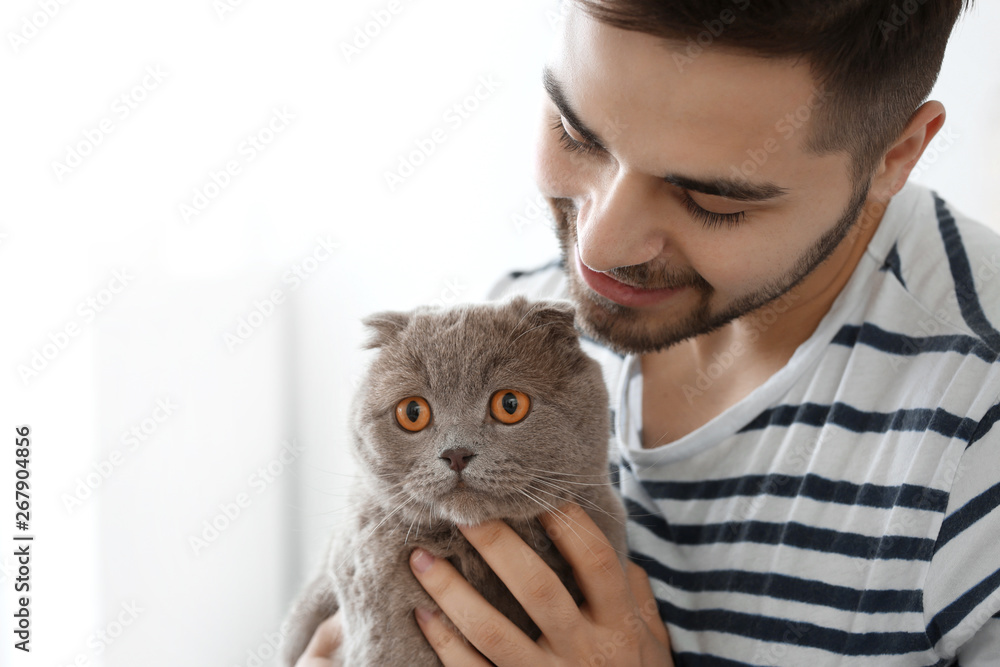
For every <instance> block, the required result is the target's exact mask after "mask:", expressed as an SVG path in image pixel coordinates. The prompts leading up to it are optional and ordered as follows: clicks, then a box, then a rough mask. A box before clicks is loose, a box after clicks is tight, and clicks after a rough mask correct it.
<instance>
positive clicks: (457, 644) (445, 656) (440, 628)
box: [415, 609, 490, 667]
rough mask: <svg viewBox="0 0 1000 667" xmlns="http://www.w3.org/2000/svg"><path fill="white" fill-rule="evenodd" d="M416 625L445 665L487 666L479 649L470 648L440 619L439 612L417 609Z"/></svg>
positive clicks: (448, 666)
mask: <svg viewBox="0 0 1000 667" xmlns="http://www.w3.org/2000/svg"><path fill="white" fill-rule="evenodd" d="M415 615H416V617H417V625H419V626H420V630H421V632H423V633H424V637H426V638H427V643H428V644H430V645H431V648H432V649H434V652H435V653H437V656H438V658H439V659H440V660H441V662H442V663H444V666H445V667H451V666H452V665H456V666H462V665H470V666H471V667H489V664H490V663H489V662H488V661H487V660H486V658H484V657H483V656H482V655H481V654H480V653H479V651H477V650H476V649H474V648H472V646H470V645H469V644H467V643H466V642H465V640H464V639H462V637H461V636H459V635H458V634H456V633H455V631H454V630H452V629H451V628H450V627H448V625H447V624H446V623H445V622H444V620H442V618H441V614H439V613H438V612H432V611H430V610H427V609H417V611H416V614H415Z"/></svg>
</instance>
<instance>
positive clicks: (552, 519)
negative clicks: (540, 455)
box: [410, 504, 673, 667]
mask: <svg viewBox="0 0 1000 667" xmlns="http://www.w3.org/2000/svg"><path fill="white" fill-rule="evenodd" d="M540 520H541V522H542V525H543V526H544V527H545V529H546V532H547V533H548V534H549V536H550V537H551V538H552V541H553V542H554V543H555V545H556V547H557V548H558V549H559V552H560V553H561V554H562V555H563V557H565V558H566V560H567V561H568V562H569V564H570V566H571V567H572V568H573V574H574V576H575V577H576V579H577V582H578V583H579V585H580V589H581V591H582V592H583V594H584V597H585V599H586V602H585V603H584V604H583V606H581V607H579V608H578V607H577V606H576V604H575V603H574V602H573V599H572V597H571V596H570V594H569V592H568V591H567V590H566V589H565V587H564V586H563V585H562V583H561V582H560V581H559V578H558V576H557V575H556V574H555V573H554V572H553V571H552V570H551V569H549V567H548V566H547V565H545V563H544V562H543V561H542V559H541V558H539V557H538V555H537V554H536V553H535V552H534V551H533V550H532V549H531V548H530V547H528V546H527V545H526V544H525V543H524V542H523V541H522V540H521V539H520V538H519V537H518V536H517V534H516V533H515V532H514V531H513V530H512V529H511V528H510V527H509V526H507V524H505V523H503V522H501V521H491V522H488V523H484V524H481V525H478V526H469V527H460V529H461V531H462V534H463V535H465V537H466V538H467V539H468V540H469V542H470V543H471V544H472V545H473V547H475V548H476V550H477V551H478V552H479V553H480V554H481V555H482V556H483V558H484V559H485V560H486V562H487V563H488V564H489V566H490V567H491V568H492V569H493V571H494V572H495V573H496V574H497V576H499V577H500V579H501V580H502V581H503V582H504V584H506V586H507V587H508V588H509V589H510V591H511V593H513V594H514V597H516V598H517V600H518V601H519V602H520V603H521V606H523V607H524V609H525V611H527V612H528V615H530V616H531V618H532V620H534V621H535V623H536V624H537V625H538V627H539V628H540V629H541V630H542V637H541V639H539V641H538V642H537V643H536V642H533V641H531V639H529V638H528V637H527V636H526V635H525V634H524V633H522V632H521V631H520V630H519V629H518V628H517V627H516V626H514V624H513V623H511V622H510V621H509V620H507V618H505V617H504V616H503V615H502V614H500V612H498V611H497V610H496V609H494V608H493V607H491V606H490V605H489V603H487V602H486V601H485V600H484V599H483V597H482V596H480V595H479V593H478V592H477V591H476V590H475V589H473V588H472V586H471V585H469V583H468V582H466V581H465V580H464V579H463V578H462V576H461V575H460V574H459V573H458V572H457V571H456V570H455V569H454V568H453V567H452V566H451V564H450V563H448V562H447V561H444V560H435V559H434V558H433V557H431V556H430V554H428V553H427V552H425V551H423V550H420V549H417V550H415V551H414V552H413V555H412V556H411V558H410V566H411V568H412V569H413V573H414V575H415V576H416V577H417V580H418V581H419V582H420V584H421V585H422V586H423V587H424V588H425V589H426V590H427V592H428V593H429V594H430V596H431V597H432V598H434V600H435V602H437V603H438V605H439V606H440V607H441V609H442V611H443V612H444V613H445V614H446V615H447V616H448V619H449V620H451V622H452V623H454V625H455V626H456V627H457V628H458V629H459V631H460V632H461V633H462V635H464V637H466V638H467V639H468V641H469V642H470V643H471V645H470V644H469V643H466V642H464V641H462V639H461V637H460V636H458V635H456V634H455V633H454V632H453V631H452V630H450V628H449V627H448V626H447V625H446V624H445V623H444V622H443V620H442V619H441V618H440V617H439V616H437V615H435V614H432V613H428V612H427V611H426V610H417V612H416V615H417V623H418V624H419V625H420V628H421V630H423V632H424V635H425V636H426V637H427V640H428V642H430V644H431V646H432V647H433V648H434V650H435V652H437V654H438V656H439V657H440V658H441V661H442V662H443V663H444V664H445V665H446V666H451V665H456V666H457V665H488V664H489V663H488V662H487V661H486V660H485V659H484V658H483V656H485V657H486V658H487V659H489V660H490V661H492V662H493V663H494V664H496V665H498V666H499V667H505V666H508V665H510V666H515V665H564V664H591V663H592V662H595V664H596V663H600V664H603V665H664V666H666V667H672V665H673V661H672V659H671V654H670V643H669V640H668V638H667V632H666V628H665V626H664V625H663V622H662V621H661V620H660V617H659V614H658V613H657V610H656V601H655V599H654V598H653V592H652V589H651V588H650V585H649V581H648V579H647V578H646V575H645V573H644V572H643V571H642V569H641V568H639V567H638V566H636V565H634V564H630V565H629V568H628V571H627V572H626V571H623V570H622V568H621V565H620V563H619V560H618V555H617V554H616V553H615V550H614V549H613V548H612V547H611V545H610V544H609V543H608V541H607V539H605V538H604V535H603V534H602V533H601V531H600V530H599V529H598V528H597V526H596V525H595V524H594V522H593V521H592V520H591V519H590V517H589V516H587V514H586V512H584V511H583V510H582V509H580V507H579V506H577V505H572V504H571V505H567V506H566V507H564V508H562V510H561V511H559V512H558V514H556V513H546V514H544V515H542V516H541V517H540ZM473 647H475V648H473ZM476 649H478V651H477V650H476Z"/></svg>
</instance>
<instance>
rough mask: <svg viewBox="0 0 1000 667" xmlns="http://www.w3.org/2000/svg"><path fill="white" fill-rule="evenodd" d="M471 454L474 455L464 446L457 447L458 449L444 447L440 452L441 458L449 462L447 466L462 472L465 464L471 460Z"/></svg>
mask: <svg viewBox="0 0 1000 667" xmlns="http://www.w3.org/2000/svg"><path fill="white" fill-rule="evenodd" d="M473 456H475V454H473V453H472V451H471V450H468V449H466V448H465V447H459V448H458V449H446V450H444V452H443V453H442V454H441V458H442V459H443V460H445V461H448V462H449V463H450V464H451V465H449V466H448V467H449V468H451V469H452V470H454V471H455V472H462V471H463V470H465V466H467V465H469V461H471V460H472V457H473Z"/></svg>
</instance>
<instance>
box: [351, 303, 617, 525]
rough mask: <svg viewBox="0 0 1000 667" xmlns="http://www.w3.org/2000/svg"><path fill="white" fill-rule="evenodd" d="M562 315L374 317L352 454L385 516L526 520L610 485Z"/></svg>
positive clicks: (569, 326)
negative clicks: (392, 508)
mask: <svg viewBox="0 0 1000 667" xmlns="http://www.w3.org/2000/svg"><path fill="white" fill-rule="evenodd" d="M573 320H574V309H573V306H572V304H570V303H569V302H566V301H529V300H527V299H525V298H524V297H515V298H513V299H511V300H508V301H505V302H501V303H488V304H472V305H461V306H456V307H453V308H429V307H426V306H425V307H421V308H418V309H416V310H414V311H411V312H405V313H403V312H384V313H378V314H375V315H372V316H370V317H368V318H367V319H366V320H365V321H364V323H365V324H366V325H367V326H368V327H369V328H370V329H371V332H372V337H371V339H370V340H369V342H368V345H367V347H370V348H378V354H377V356H376V357H375V359H374V360H373V362H372V364H371V366H370V367H369V369H368V372H367V375H366V377H365V381H364V382H362V384H361V386H360V391H359V394H358V395H357V397H356V398H355V402H354V414H353V421H354V430H355V435H356V437H355V447H356V448H357V453H358V454H359V455H360V459H361V462H362V464H363V465H364V466H365V467H366V468H367V470H368V471H370V472H371V473H372V474H373V475H374V477H375V483H376V484H377V485H378V486H379V487H380V488H379V492H380V493H383V494H386V495H385V497H386V498H387V499H390V498H391V501H390V504H392V505H397V506H403V505H405V507H403V508H402V509H401V512H403V513H404V515H407V516H413V515H414V513H420V514H422V515H423V516H425V517H428V516H436V517H438V518H443V519H448V520H450V521H455V522H459V523H479V522H481V521H485V520H488V519H492V518H529V517H533V516H536V515H537V514H539V513H540V512H542V511H544V510H545V509H546V508H547V507H548V506H552V505H554V506H559V505H561V504H562V503H563V502H565V501H567V500H574V499H578V498H579V494H580V492H581V491H584V490H586V489H588V485H593V484H601V483H606V481H607V447H608V437H609V407H608V395H607V390H606V389H605V385H604V380H603V377H602V375H601V370H600V366H599V365H598V364H597V362H596V361H594V360H593V359H592V358H590V357H589V356H587V355H586V354H585V353H584V352H583V350H582V349H581V347H580V342H579V338H578V334H577V331H576V329H575V328H574V325H573Z"/></svg>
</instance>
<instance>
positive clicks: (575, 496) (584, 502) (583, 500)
mask: <svg viewBox="0 0 1000 667" xmlns="http://www.w3.org/2000/svg"><path fill="white" fill-rule="evenodd" d="M532 482H533V483H537V484H539V485H541V486H547V487H549V488H550V489H554V490H556V491H561V492H562V493H563V494H565V495H567V496H569V497H570V498H571V499H572V500H573V501H574V502H576V504H577V505H580V506H581V507H582V506H586V507H589V508H591V509H593V510H594V511H596V512H600V513H601V514H605V515H607V516H608V517H610V518H611V519H612V520H613V521H614V522H615V523H617V524H619V525H622V526H624V525H625V522H624V521H622V520H621V519H619V518H618V517H616V516H615V515H614V514H612V513H611V512H609V511H607V510H606V509H604V508H603V507H601V506H600V505H598V504H597V503H595V502H594V501H593V500H590V499H589V498H587V497H585V496H582V495H580V494H579V493H575V492H573V491H570V490H568V489H563V488H561V487H560V486H558V485H556V484H553V483H552V482H549V481H547V480H544V479H534V480H532ZM541 486H540V487H538V488H536V489H535V490H536V491H541V492H542V493H548V494H549V495H550V496H555V497H556V498H559V496H558V495H557V494H555V493H551V492H549V491H546V490H545V489H543V488H541Z"/></svg>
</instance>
